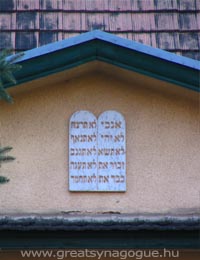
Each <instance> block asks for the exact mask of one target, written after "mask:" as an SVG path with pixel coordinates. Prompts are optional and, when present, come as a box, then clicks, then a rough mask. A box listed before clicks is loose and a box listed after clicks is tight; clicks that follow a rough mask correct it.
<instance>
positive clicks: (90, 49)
mask: <svg viewBox="0 0 200 260" xmlns="http://www.w3.org/2000/svg"><path fill="white" fill-rule="evenodd" d="M94 60H98V61H103V62H106V63H109V64H112V65H115V66H118V67H121V68H124V69H126V70H130V71H134V72H138V73H141V74H144V75H147V76H150V77H153V78H157V79H160V80H164V81H166V82H170V83H173V84H176V85H179V86H181V87H185V88H189V89H191V90H194V91H199V70H200V66H199V62H198V61H195V60H193V59H189V58H186V57H182V56H178V55H175V54H172V53H169V52H166V51H163V50H160V49H156V48H153V47H150V46H147V45H143V44H141V43H137V42H134V41H131V40H127V39H123V38H120V37H117V36H114V35H112V34H109V33H105V32H102V31H99V30H95V31H92V32H88V33H84V34H81V35H79V36H76V37H72V38H70V39H66V40H62V41H59V42H55V43H51V44H48V45H45V46H42V47H39V48H35V49H32V50H29V51H26V52H25V53H24V55H23V56H22V57H21V58H20V59H19V60H18V63H20V64H21V65H22V66H23V69H22V70H21V71H18V72H16V74H15V76H16V79H17V82H18V84H20V83H24V82H28V81H31V80H34V79H37V78H40V77H44V76H47V75H50V74H53V73H56V72H60V71H63V70H67V69H70V68H73V67H76V66H79V65H81V64H84V63H87V62H90V61H94ZM6 87H11V85H7V86H6Z"/></svg>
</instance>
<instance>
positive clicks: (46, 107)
mask: <svg viewBox="0 0 200 260" xmlns="http://www.w3.org/2000/svg"><path fill="white" fill-rule="evenodd" d="M97 67H98V66H97ZM109 70H110V71H109ZM105 71H107V72H106V73H105V72H104V70H103V69H102V70H99V71H97V72H94V71H91V72H90V71H89V72H87V73H85V72H84V73H82V74H81V73H79V72H80V71H79V72H78V73H76V71H75V72H72V73H71V75H70V73H69V72H68V74H67V73H66V74H65V73H62V74H61V75H60V76H59V75H57V76H56V75H55V76H53V77H52V76H51V77H49V78H46V79H41V80H37V81H34V82H32V83H27V84H26V86H25V89H27V90H26V91H23V87H17V88H16V89H18V90H19V89H21V90H22V91H18V92H19V93H17V92H16V93H15V91H13V95H14V98H15V103H14V104H13V105H8V104H6V103H4V102H0V124H1V126H0V135H1V136H0V137H1V145H11V146H13V147H14V149H13V151H12V155H14V156H16V160H15V161H14V162H13V163H9V164H4V165H2V168H1V169H0V171H1V172H0V173H1V175H6V176H7V177H9V178H10V180H11V181H10V182H9V183H8V184H5V185H1V186H0V213H1V214H5V213H37V212H39V213H55V212H68V211H81V212H95V213H96V212H108V211H109V212H110V211H112V212H124V213H166V212H172V213H189V212H195V211H196V212H197V211H198V208H199V203H200V188H199V187H200V175H199V166H200V165H199V162H200V160H199V154H200V146H199V107H198V98H195V95H194V94H191V93H190V92H189V91H188V92H184V90H183V88H180V87H178V88H177V89H178V91H177V93H175V92H174V89H175V88H172V86H171V85H170V84H169V86H168V84H166V83H161V82H160V81H156V80H151V79H150V78H145V77H140V76H139V77H140V79H138V78H137V75H135V74H134V73H132V74H131V75H132V76H131V75H130V77H129V76H128V75H126V72H123V71H122V70H121V71H120V70H119V69H118V70H116V71H115V69H112V68H110V69H108V68H106V70H105ZM119 72H120V73H119ZM123 73H124V74H123ZM117 75H119V77H118V76H117ZM123 75H124V78H123ZM131 77H132V78H131ZM134 78H135V80H134ZM53 79H54V80H53ZM125 79H126V80H125ZM145 82H146V83H145ZM147 82H148V84H147ZM162 84H163V86H162ZM147 85H148V86H147ZM156 85H157V87H158V89H157V88H155V86H156ZM31 87H33V89H31ZM34 87H36V88H35V89H34ZM167 87H169V89H170V88H171V89H172V91H171V92H170V91H166V90H165V88H167ZM183 93H186V95H185V94H183ZM187 93H188V95H187ZM77 110H89V111H91V112H93V113H94V114H95V115H96V116H98V115H99V114H100V113H102V112H103V111H105V110H117V111H119V112H121V113H122V114H123V115H124V117H125V119H126V127H127V191H126V192H125V193H86V192H85V193H83V192H81V193H80V192H79V193H72V192H69V191H68V122H69V118H70V116H71V115H72V113H74V112H75V111H77Z"/></svg>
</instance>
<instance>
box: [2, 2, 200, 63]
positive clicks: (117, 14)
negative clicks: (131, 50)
mask: <svg viewBox="0 0 200 260" xmlns="http://www.w3.org/2000/svg"><path fill="white" fill-rule="evenodd" d="M95 29H100V30H103V31H106V32H110V33H113V34H115V35H118V36H120V37H124V38H128V39H131V40H135V41H139V42H141V43H144V44H147V45H151V46H153V47H156V48H161V49H164V50H167V51H171V52H174V53H177V54H180V55H184V56H188V57H190V58H194V59H200V54H199V48H200V1H199V0H181V1H180V0H162V1H160V0H123V1H122V0H102V1H99V0H1V1H0V49H3V48H6V47H9V48H12V49H13V50H14V51H16V52H17V51H22V50H27V49H31V48H34V47H38V46H41V45H44V44H47V43H50V42H54V41H58V40H62V39H65V38H69V37H72V36H75V35H78V34H80V33H83V32H87V31H91V30H95ZM24 41H26V42H24Z"/></svg>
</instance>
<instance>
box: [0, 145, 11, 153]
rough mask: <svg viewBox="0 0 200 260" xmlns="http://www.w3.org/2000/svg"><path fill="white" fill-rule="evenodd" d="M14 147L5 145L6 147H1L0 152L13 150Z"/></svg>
mask: <svg viewBox="0 0 200 260" xmlns="http://www.w3.org/2000/svg"><path fill="white" fill-rule="evenodd" d="M12 149H13V148H12V147H11V146H5V147H0V154H1V153H6V152H9V151H11V150H12Z"/></svg>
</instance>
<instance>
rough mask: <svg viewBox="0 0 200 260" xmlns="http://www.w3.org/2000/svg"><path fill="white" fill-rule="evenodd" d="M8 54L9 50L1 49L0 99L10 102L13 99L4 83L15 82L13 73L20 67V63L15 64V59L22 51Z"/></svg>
mask: <svg viewBox="0 0 200 260" xmlns="http://www.w3.org/2000/svg"><path fill="white" fill-rule="evenodd" d="M9 54H10V51H9V50H3V51H2V52H1V53H0V99H3V100H5V101H7V102H9V103H12V102H13V99H12V97H11V96H10V95H9V94H8V92H7V91H6V90H5V88H4V85H5V84H6V83H12V84H16V79H15V77H14V75H13V73H14V72H15V71H17V70H19V69H21V65H19V64H16V63H15V61H16V60H17V59H19V57H21V56H22V55H23V53H18V54H15V55H12V56H8V55H9Z"/></svg>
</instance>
